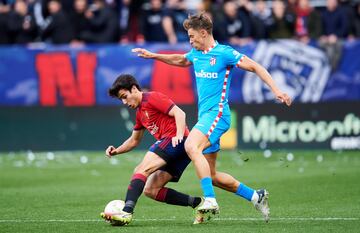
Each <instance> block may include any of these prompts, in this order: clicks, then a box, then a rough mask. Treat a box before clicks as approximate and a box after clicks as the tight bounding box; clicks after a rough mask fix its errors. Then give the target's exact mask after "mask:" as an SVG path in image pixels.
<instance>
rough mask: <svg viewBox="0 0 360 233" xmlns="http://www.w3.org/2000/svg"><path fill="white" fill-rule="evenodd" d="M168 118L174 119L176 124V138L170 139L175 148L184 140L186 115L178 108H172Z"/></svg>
mask: <svg viewBox="0 0 360 233" xmlns="http://www.w3.org/2000/svg"><path fill="white" fill-rule="evenodd" d="M169 116H172V117H174V118H175V123H176V136H175V137H173V138H172V146H173V147H175V146H177V145H178V144H179V143H181V142H182V140H183V138H184V133H185V128H186V120H185V119H186V114H185V112H184V111H183V110H181V109H180V108H179V107H178V106H176V105H175V106H174V107H173V108H172V109H171V110H170V112H169Z"/></svg>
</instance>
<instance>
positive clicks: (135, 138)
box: [105, 129, 145, 158]
mask: <svg viewBox="0 0 360 233" xmlns="http://www.w3.org/2000/svg"><path fill="white" fill-rule="evenodd" d="M144 132H145V130H144V129H141V130H133V132H132V134H131V136H130V137H129V138H128V139H127V140H126V141H125V142H124V143H123V144H121V145H120V146H119V147H117V148H115V147H114V146H108V148H107V149H106V150H105V154H106V156H108V157H109V158H110V157H112V156H114V155H118V154H123V153H126V152H128V151H131V150H132V149H134V148H135V147H136V146H137V145H139V143H140V142H141V139H142V137H143V136H144Z"/></svg>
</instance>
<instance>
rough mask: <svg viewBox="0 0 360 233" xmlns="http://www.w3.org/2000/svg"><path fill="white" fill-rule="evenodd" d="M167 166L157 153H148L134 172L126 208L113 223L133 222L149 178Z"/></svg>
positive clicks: (113, 216)
mask: <svg viewBox="0 0 360 233" xmlns="http://www.w3.org/2000/svg"><path fill="white" fill-rule="evenodd" d="M165 164H166V162H165V161H164V160H163V159H162V158H160V157H159V156H157V155H156V154H155V153H153V152H151V151H148V152H147V153H146V155H145V157H144V159H143V160H142V162H141V163H140V164H139V165H138V166H137V167H136V168H135V170H134V174H133V176H132V178H131V181H130V184H129V186H128V190H127V192H126V198H125V206H124V208H123V210H122V212H121V213H118V214H115V215H112V216H111V219H112V220H113V221H119V222H121V225H126V224H129V223H130V222H131V220H132V214H133V212H134V208H135V205H136V202H137V200H138V199H139V197H140V195H141V194H142V192H143V190H144V187H145V183H146V180H147V177H148V176H149V175H150V174H151V173H153V172H154V171H156V170H158V169H159V168H161V167H162V166H164V165H165ZM105 218H108V216H105Z"/></svg>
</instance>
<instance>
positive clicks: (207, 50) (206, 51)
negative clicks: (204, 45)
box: [202, 40, 218, 54]
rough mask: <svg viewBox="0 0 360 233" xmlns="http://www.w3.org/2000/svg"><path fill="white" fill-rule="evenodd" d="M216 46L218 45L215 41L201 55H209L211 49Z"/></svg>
mask: <svg viewBox="0 0 360 233" xmlns="http://www.w3.org/2000/svg"><path fill="white" fill-rule="evenodd" d="M216 45H218V42H217V41H216V40H215V42H214V44H213V45H211V46H210V48H208V49H205V50H204V51H202V53H203V54H207V53H209V52H210V51H211V50H212V49H213V48H215V47H216Z"/></svg>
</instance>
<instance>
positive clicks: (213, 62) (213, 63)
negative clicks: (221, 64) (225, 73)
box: [210, 57, 216, 66]
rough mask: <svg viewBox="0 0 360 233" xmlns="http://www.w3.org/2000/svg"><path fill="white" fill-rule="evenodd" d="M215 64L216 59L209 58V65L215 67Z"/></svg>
mask: <svg viewBox="0 0 360 233" xmlns="http://www.w3.org/2000/svg"><path fill="white" fill-rule="evenodd" d="M215 64H216V57H211V58H210V65H212V66H213V65H215Z"/></svg>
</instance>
